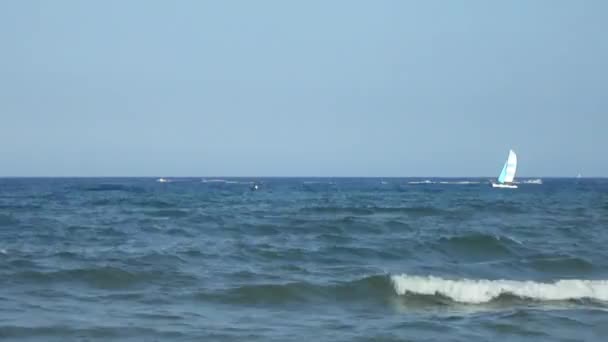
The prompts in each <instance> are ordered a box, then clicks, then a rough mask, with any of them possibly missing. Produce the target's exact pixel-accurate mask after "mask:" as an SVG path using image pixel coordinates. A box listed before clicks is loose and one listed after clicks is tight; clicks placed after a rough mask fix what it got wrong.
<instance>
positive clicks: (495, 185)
mask: <svg viewBox="0 0 608 342" xmlns="http://www.w3.org/2000/svg"><path fill="white" fill-rule="evenodd" d="M491 184H492V187H493V188H499V189H517V185H515V184H503V183H494V182H492V183H491Z"/></svg>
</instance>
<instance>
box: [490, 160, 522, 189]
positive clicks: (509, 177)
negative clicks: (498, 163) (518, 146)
mask: <svg viewBox="0 0 608 342" xmlns="http://www.w3.org/2000/svg"><path fill="white" fill-rule="evenodd" d="M516 171H517V155H516V154H515V152H513V150H509V157H508V158H507V161H506V162H505V166H503V168H502V171H501V172H500V175H499V176H498V179H497V182H492V187H493V188H506V189H517V185H515V184H513V179H514V178H515V172H516Z"/></svg>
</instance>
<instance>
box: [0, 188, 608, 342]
mask: <svg viewBox="0 0 608 342" xmlns="http://www.w3.org/2000/svg"><path fill="white" fill-rule="evenodd" d="M254 181H255V182H257V183H258V184H259V185H260V188H259V190H257V191H252V190H251V184H252V182H254ZM607 230H608V179H578V180H577V179H544V180H543V184H520V187H519V189H515V190H511V189H492V188H491V187H489V185H488V182H487V180H486V179H411V178H401V179H398V178H385V179H376V178H363V179H355V178H331V179H330V178H328V179H324V178H313V179H304V178H263V179H245V178H225V179H212V178H207V179H201V178H175V179H169V181H168V182H164V183H161V182H157V181H156V179H152V178H124V179H123V178H106V179H103V178H99V179H95V178H80V179H78V178H76V179H69V178H44V179H42V178H41V179H22V178H5V179H0V339H1V340H6V341H108V340H112V341H303V340H308V339H314V340H315V341H496V340H508V341H543V340H546V341H605V340H606V336H608V231H607Z"/></svg>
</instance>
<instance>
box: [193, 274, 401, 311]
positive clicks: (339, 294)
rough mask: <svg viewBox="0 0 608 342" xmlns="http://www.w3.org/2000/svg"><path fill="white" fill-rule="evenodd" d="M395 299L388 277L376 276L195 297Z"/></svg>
mask: <svg viewBox="0 0 608 342" xmlns="http://www.w3.org/2000/svg"><path fill="white" fill-rule="evenodd" d="M390 296H394V291H393V290H392V289H391V284H390V281H389V279H388V277H387V276H384V275H376V276H369V277H364V278H362V279H356V280H351V281H344V282H340V283H332V284H314V283H309V282H289V283H282V284H247V285H242V286H238V287H234V288H231V289H227V290H223V291H220V292H216V293H208V292H206V293H199V294H198V295H197V296H196V297H197V298H198V299H200V300H204V301H216V302H217V301H219V302H224V303H230V304H267V305H273V304H274V305H279V304H287V303H304V302H318V301H324V302H325V301H327V300H333V301H346V302H352V301H357V300H366V301H379V302H384V301H385V299H386V298H388V297H390Z"/></svg>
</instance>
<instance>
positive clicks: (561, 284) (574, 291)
mask: <svg viewBox="0 0 608 342" xmlns="http://www.w3.org/2000/svg"><path fill="white" fill-rule="evenodd" d="M391 281H392V283H393V286H394V288H395V291H396V292H397V294H398V295H404V294H407V293H412V294H421V295H442V296H445V297H448V298H450V299H452V300H453V301H455V302H460V303H469V304H481V303H487V302H489V301H491V300H493V299H495V298H497V297H498V296H500V295H502V294H510V295H513V296H517V297H521V298H530V299H535V300H543V301H555V300H570V299H583V298H588V299H596V300H601V301H608V280H577V279H567V280H558V281H556V282H554V283H539V282H534V281H515V280H486V279H479V280H475V279H460V280H449V279H443V278H439V277H434V276H427V277H423V276H410V275H406V274H403V275H393V276H391Z"/></svg>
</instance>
